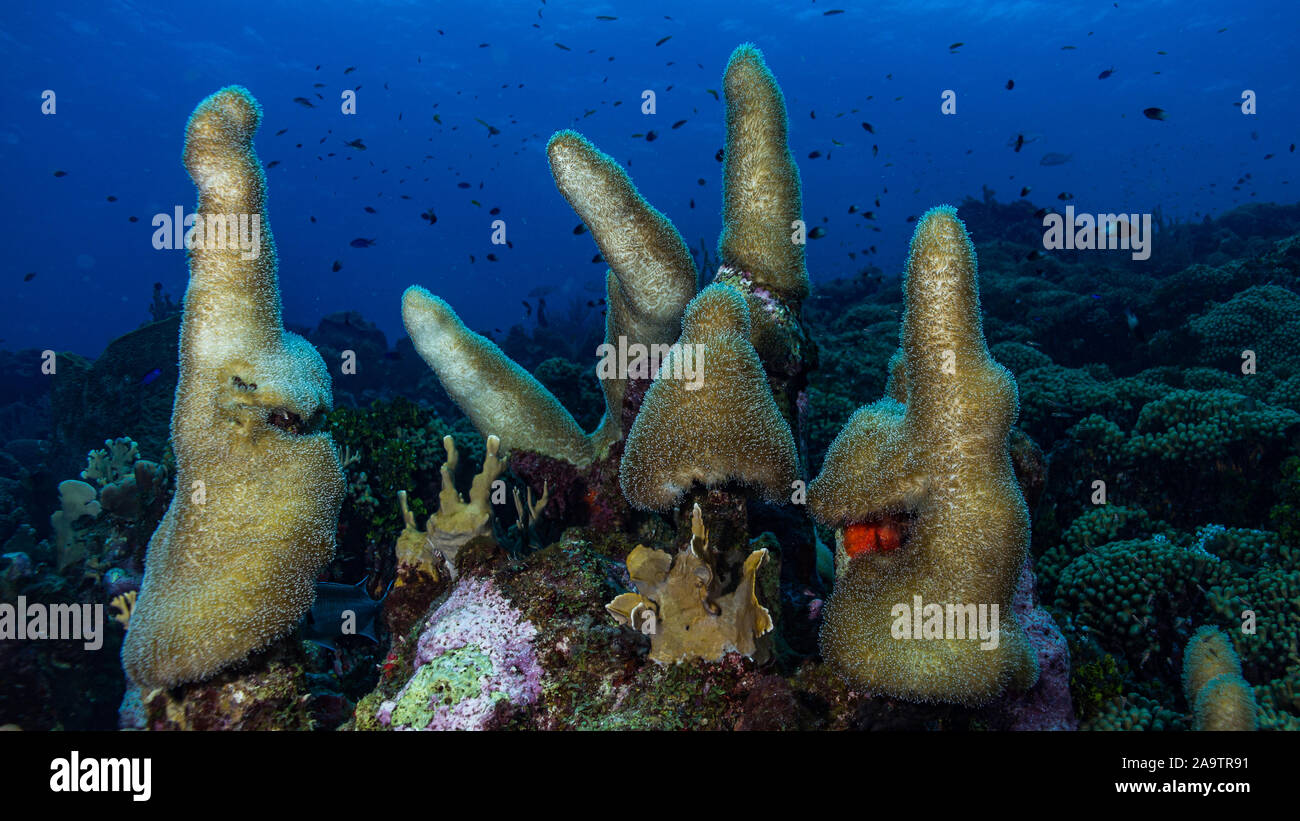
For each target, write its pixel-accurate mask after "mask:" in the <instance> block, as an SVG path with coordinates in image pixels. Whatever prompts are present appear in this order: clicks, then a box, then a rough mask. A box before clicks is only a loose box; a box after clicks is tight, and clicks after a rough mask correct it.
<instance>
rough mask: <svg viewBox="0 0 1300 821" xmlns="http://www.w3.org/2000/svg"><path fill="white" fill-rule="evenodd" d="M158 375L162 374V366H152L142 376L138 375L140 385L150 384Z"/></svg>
mask: <svg viewBox="0 0 1300 821" xmlns="http://www.w3.org/2000/svg"><path fill="white" fill-rule="evenodd" d="M160 376H162V368H154V369H153V370H151V371H149V372H148V373H147V374H145V375H144V376H142V377H140V384H141V385H148V384H151V383H152V382H153V381H154V380H155V379H157V378H158V377H160Z"/></svg>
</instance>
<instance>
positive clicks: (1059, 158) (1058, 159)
mask: <svg viewBox="0 0 1300 821" xmlns="http://www.w3.org/2000/svg"><path fill="white" fill-rule="evenodd" d="M1071 156H1072V155H1070V154H1058V153H1056V152H1055V151H1053V152H1051V153H1048V154H1044V155H1043V158H1042V159H1041V160H1039V161H1038V164H1039V165H1065V164H1066V163H1067V162H1069V161H1070V157H1071Z"/></svg>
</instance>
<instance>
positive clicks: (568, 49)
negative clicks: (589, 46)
mask: <svg viewBox="0 0 1300 821" xmlns="http://www.w3.org/2000/svg"><path fill="white" fill-rule="evenodd" d="M555 47H556V48H558V49H561V50H563V51H573V49H571V48H569V47H568V46H566V45H565V44H564V43H556V44H555Z"/></svg>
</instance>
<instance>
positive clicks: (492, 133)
mask: <svg viewBox="0 0 1300 821" xmlns="http://www.w3.org/2000/svg"><path fill="white" fill-rule="evenodd" d="M474 122H476V123H478V124H479V125H481V126H483V127H484V128H486V129H487V130H488V136H489V137H495V136H496V135H497V134H500V133H501V129H499V128H497V127H496V126H494V125H489V124H488V123H485V122H483V121H482V120H480V119H479V118H478V117H475V118H474Z"/></svg>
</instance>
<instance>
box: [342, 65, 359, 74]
mask: <svg viewBox="0 0 1300 821" xmlns="http://www.w3.org/2000/svg"><path fill="white" fill-rule="evenodd" d="M356 70H357V67H356V66H348V67H347V68H345V69H343V73H344V74H351V73H352V72H354V71H356Z"/></svg>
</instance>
